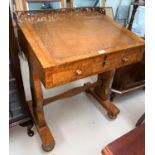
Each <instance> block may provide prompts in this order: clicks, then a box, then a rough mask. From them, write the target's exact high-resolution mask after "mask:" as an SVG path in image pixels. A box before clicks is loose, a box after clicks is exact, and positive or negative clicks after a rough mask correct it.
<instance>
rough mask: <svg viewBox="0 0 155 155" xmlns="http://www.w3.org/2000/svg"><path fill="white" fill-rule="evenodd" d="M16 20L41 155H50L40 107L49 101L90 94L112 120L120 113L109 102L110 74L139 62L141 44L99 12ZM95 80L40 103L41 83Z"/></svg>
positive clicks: (52, 13) (67, 12) (50, 143)
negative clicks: (25, 63)
mask: <svg viewBox="0 0 155 155" xmlns="http://www.w3.org/2000/svg"><path fill="white" fill-rule="evenodd" d="M27 13H29V16H27V15H26V14H27ZM20 14H21V16H22V14H24V15H23V16H22V18H20V17H18V20H19V38H20V39H19V43H20V46H21V48H22V51H23V52H24V53H25V55H26V56H27V58H28V62H29V68H30V80H31V91H32V97H33V100H32V105H33V106H32V107H31V109H32V110H31V112H32V115H33V117H34V120H35V123H36V127H37V129H38V133H39V135H40V137H41V140H42V145H43V149H44V150H45V151H50V150H52V148H53V147H54V139H53V136H52V134H51V132H50V130H49V128H48V126H47V124H46V121H45V116H44V115H45V114H44V111H43V105H45V104H48V103H49V102H51V101H52V102H53V101H56V100H57V99H63V98H66V97H71V96H73V95H76V94H78V93H81V92H82V91H86V92H90V94H92V95H93V96H94V97H95V98H96V99H97V100H98V101H99V102H100V104H101V105H102V106H103V107H104V108H105V109H106V110H107V112H108V116H109V117H110V118H112V119H113V118H116V116H117V114H118V113H119V109H118V108H117V107H116V106H115V105H114V104H113V103H112V102H110V101H109V92H110V88H111V83H112V80H113V75H114V72H115V69H116V68H119V67H121V66H126V65H129V64H132V63H136V62H138V61H141V60H142V59H143V52H144V41H143V40H142V39H140V38H139V37H137V36H136V35H134V34H133V33H131V32H130V31H128V30H126V29H125V28H123V27H122V26H121V25H119V24H117V23H116V22H115V21H113V20H112V19H110V18H109V17H107V16H105V15H104V14H105V11H104V8H80V9H77V8H76V9H61V10H56V11H53V10H52V11H51V10H50V11H45V12H44V14H43V12H42V13H37V11H34V12H33V11H31V12H28V11H27V12H23V13H22V12H21V13H20ZM44 17H45V18H44ZM94 74H98V80H97V82H95V83H93V84H85V85H84V86H81V87H77V88H74V89H71V90H68V91H67V92H64V93H62V94H59V95H57V96H55V97H51V98H49V99H43V94H42V90H41V86H40V82H42V83H43V85H44V86H45V87H46V88H52V87H56V86H58V85H62V84H65V83H68V82H71V81H75V80H78V79H81V78H84V77H87V76H90V75H94Z"/></svg>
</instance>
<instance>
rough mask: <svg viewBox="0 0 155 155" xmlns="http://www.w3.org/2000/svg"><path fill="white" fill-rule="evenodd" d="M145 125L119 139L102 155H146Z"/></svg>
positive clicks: (106, 148)
mask: <svg viewBox="0 0 155 155" xmlns="http://www.w3.org/2000/svg"><path fill="white" fill-rule="evenodd" d="M144 154H145V124H142V125H140V126H138V127H137V128H135V129H133V130H132V131H130V132H129V133H127V134H125V135H123V136H122V137H120V138H118V139H117V140H115V141H114V142H112V143H110V144H109V145H107V146H106V147H105V148H104V149H103V150H102V155H144Z"/></svg>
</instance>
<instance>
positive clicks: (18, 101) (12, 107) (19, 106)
mask: <svg viewBox="0 0 155 155" xmlns="http://www.w3.org/2000/svg"><path fill="white" fill-rule="evenodd" d="M9 56H10V57H9V60H10V64H9V126H10V127H13V126H15V125H21V126H27V132H28V135H29V136H33V134H34V132H33V131H32V130H31V128H32V126H33V122H32V117H31V114H30V112H29V109H28V105H27V104H26V99H25V93H24V88H23V82H22V77H21V71H20V63H19V59H18V49H17V42H16V38H15V34H14V28H13V24H12V18H11V12H10V15H9Z"/></svg>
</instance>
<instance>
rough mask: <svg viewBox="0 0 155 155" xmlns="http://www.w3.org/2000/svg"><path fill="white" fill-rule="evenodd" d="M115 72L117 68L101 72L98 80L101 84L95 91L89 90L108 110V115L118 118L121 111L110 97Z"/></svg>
mask: <svg viewBox="0 0 155 155" xmlns="http://www.w3.org/2000/svg"><path fill="white" fill-rule="evenodd" d="M114 73H115V70H112V71H108V72H104V73H101V74H99V75H98V80H97V82H98V83H100V85H99V86H97V87H96V88H95V89H94V91H91V90H90V91H88V92H89V93H90V94H91V95H93V96H94V97H95V98H96V99H97V100H98V101H99V103H100V104H101V105H102V106H103V107H104V108H105V109H106V110H107V112H108V116H109V118H111V119H114V118H116V117H117V114H118V113H119V112H120V110H119V109H118V108H117V107H116V106H115V105H114V104H113V103H112V102H111V101H110V99H109V97H110V89H111V85H112V81H113V76H114Z"/></svg>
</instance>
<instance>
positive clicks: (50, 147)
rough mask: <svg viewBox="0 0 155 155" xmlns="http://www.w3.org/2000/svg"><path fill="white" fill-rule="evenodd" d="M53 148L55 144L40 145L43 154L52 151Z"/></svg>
mask: <svg viewBox="0 0 155 155" xmlns="http://www.w3.org/2000/svg"><path fill="white" fill-rule="evenodd" d="M54 146H55V143H54V144H49V145H43V144H42V149H43V150H44V151H45V152H50V151H51V150H53V148H54Z"/></svg>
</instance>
